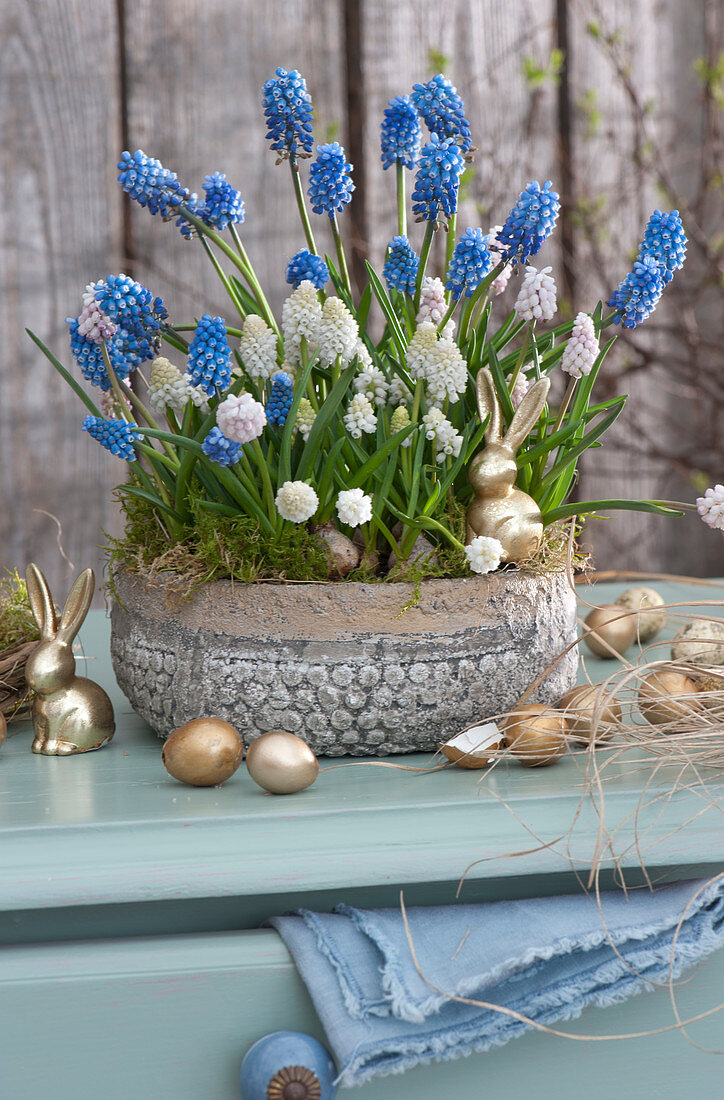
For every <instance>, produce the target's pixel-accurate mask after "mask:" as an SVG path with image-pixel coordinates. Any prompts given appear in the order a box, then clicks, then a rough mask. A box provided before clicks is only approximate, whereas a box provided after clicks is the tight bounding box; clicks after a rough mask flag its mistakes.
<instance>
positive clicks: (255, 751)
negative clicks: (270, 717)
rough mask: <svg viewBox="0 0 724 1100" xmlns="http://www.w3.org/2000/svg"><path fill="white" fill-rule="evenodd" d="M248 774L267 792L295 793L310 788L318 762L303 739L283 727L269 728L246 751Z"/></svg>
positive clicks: (317, 771) (317, 768)
mask: <svg viewBox="0 0 724 1100" xmlns="http://www.w3.org/2000/svg"><path fill="white" fill-rule="evenodd" d="M246 766H247V769H248V771H249V775H250V776H251V778H252V779H253V780H254V782H255V783H257V784H258V785H259V786H260V787H263V788H264V790H265V791H269V793H270V794H296V793H297V791H303V790H304V789H305V787H311V785H312V783H313V782H314V780H315V779H316V778H317V776H318V775H319V761H318V760H317V758H316V756H315V755H314V753H313V752H312V750H311V749H310V747H309V745H308V744H307V742H306V741H302V739H301V737H297V736H296V735H295V734H293V733H287V732H286V731H285V730H270V731H269V733H263V734H262V735H261V737H257V739H256V741H252V743H251V744H250V745H249V748H248V749H247V751H246Z"/></svg>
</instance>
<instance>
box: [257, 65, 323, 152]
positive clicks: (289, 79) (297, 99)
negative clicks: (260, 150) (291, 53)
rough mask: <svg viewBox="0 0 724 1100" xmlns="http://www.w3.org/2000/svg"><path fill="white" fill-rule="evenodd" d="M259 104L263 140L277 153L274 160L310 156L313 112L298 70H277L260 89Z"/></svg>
mask: <svg viewBox="0 0 724 1100" xmlns="http://www.w3.org/2000/svg"><path fill="white" fill-rule="evenodd" d="M262 104H263V107H264V117H265V118H266V125H267V132H266V136H267V139H268V140H269V142H270V143H271V148H272V149H273V150H274V151H275V152H276V153H278V154H279V156H278V161H277V163H278V162H279V161H282V160H284V159H285V158H287V157H309V156H311V155H312V143H313V140H314V139H313V137H312V119H313V118H314V111H313V108H312V97H311V96H310V94H309V92H308V91H307V85H306V82H305V80H304V77H303V76H302V75H301V73H298V72H297V70H296V69H291V70H290V71H289V72H287V70H286V69H281V68H279V69H277V71H276V74H275V76H273V77H270V79H269V80H267V81H266V82H265V84H264V87H263V88H262Z"/></svg>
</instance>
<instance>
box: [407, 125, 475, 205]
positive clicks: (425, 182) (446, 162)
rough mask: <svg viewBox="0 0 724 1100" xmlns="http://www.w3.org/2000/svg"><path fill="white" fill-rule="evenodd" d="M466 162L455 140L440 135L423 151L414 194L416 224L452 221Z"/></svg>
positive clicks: (431, 140)
mask: <svg viewBox="0 0 724 1100" xmlns="http://www.w3.org/2000/svg"><path fill="white" fill-rule="evenodd" d="M464 166H465V161H464V159H463V155H462V153H461V152H460V148H459V146H458V144H457V142H456V141H455V138H451V137H450V138H445V139H444V140H441V139H440V138H439V137H438V136H437V134H433V135H432V138H431V139H430V141H429V142H428V144H427V145H426V146H425V148H424V149H423V150H422V153H421V154H420V160H419V162H418V166H417V175H416V177H415V190H414V191H413V192H412V212H413V214H414V215H415V218H416V221H427V222H435V223H437V222H439V221H442V217H443V216H445V217H447V218H449V217H451V216H452V215H453V214H454V213H455V212H456V210H457V207H458V189H459V187H460V176H461V175H462V171H463V168H464Z"/></svg>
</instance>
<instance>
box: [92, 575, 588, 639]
mask: <svg viewBox="0 0 724 1100" xmlns="http://www.w3.org/2000/svg"><path fill="white" fill-rule="evenodd" d="M177 580H178V576H177V574H175V573H173V572H171V571H169V572H165V573H164V574H159V575H157V577H154V578H148V577H143V576H141V575H140V574H138V573H134V572H131V571H129V570H116V571H115V572H114V574H113V602H114V607H115V609H116V612H117V613H121V612H130V613H137V614H141V615H142V616H145V617H148V618H151V619H156V620H165V621H168V620H177V621H178V622H179V623H180V624H183V625H184V626H186V627H189V628H192V629H195V630H207V631H208V630H210V631H212V632H218V633H229V634H236V633H244V634H247V635H248V634H249V633H250V632H251V633H254V634H258V635H259V636H264V635H267V636H273V635H275V634H280V635H283V634H284V633H285V632H286V631H288V630H289V629H292V630H293V631H294V632H297V631H298V630H300V629H303V631H304V633H305V634H306V633H309V634H310V636H314V635H316V634H317V633H320V632H321V633H322V634H325V635H326V636H328V637H329V636H330V635H338V634H342V633H344V632H347V633H348V634H359V633H363V632H372V633H377V634H398V635H405V634H412V633H418V632H420V631H425V632H431V631H434V632H438V633H440V634H441V635H449V634H451V633H455V632H456V631H457V630H459V629H466V630H467V629H470V626H471V624H473V625H475V623H476V622H477V621H478V620H479V621H480V625H481V626H483V625H484V624H485V623H486V622H490V621H492V620H493V619H497V620H500V619H504V620H510V619H511V618H512V617H514V616H515V614H516V606H517V610H518V612H521V611H523V605H524V606H525V613H526V614H530V613H531V612H532V611H533V608H534V605H538V604H540V605H541V606H545V605H546V604H547V603H549V602H550V601H551V600H554V599H555V600H557V601H561V600H563V601H565V588H568V589H569V591H570V599H571V601H574V600H575V592H574V591H573V590H572V589H570V585H569V582H568V576H567V574H566V572H565V571H556V572H550V573H533V572H529V571H526V570H517V569H516V570H509V571H507V572H502V573H491V574H486V575H483V576H471V577H450V578H439V577H433V578H428V579H426V580H421V581H420V582H419V584H415V583H412V582H410V581H391V582H384V583H381V582H377V583H374V582H373V583H371V582H368V581H320V582H317V583H314V582H306V581H302V582H289V583H284V582H274V581H272V582H266V581H264V582H260V583H246V582H243V581H234V580H231V579H224V580H213V581H205V582H204V583H203V584H201V585H199V586H198V587H197V588H195V589H194V590H193V592H192V594H191V595H190V596H189V597H187V598H185V599H180V598H179V596H178V592H177V591H175V584H176V583H177ZM521 601H522V603H521Z"/></svg>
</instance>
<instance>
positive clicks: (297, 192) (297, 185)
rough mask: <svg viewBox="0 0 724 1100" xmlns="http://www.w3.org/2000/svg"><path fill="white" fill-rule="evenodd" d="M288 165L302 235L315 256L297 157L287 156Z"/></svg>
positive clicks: (312, 234)
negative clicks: (302, 230) (300, 221)
mask: <svg viewBox="0 0 724 1100" xmlns="http://www.w3.org/2000/svg"><path fill="white" fill-rule="evenodd" d="M289 167H290V168H291V170H292V183H293V184H294V196H295V198H296V200H297V209H298V210H299V217H300V218H301V219H302V227H303V229H304V236H305V237H306V238H307V244H308V245H309V249H310V251H311V252H313V253H314V255H315V256H316V255H317V254H318V253H317V246H316V244H315V243H314V233H313V232H312V226H311V223H310V221H309V214H308V213H307V204H306V203H305V201H304V191H303V190H302V180H301V177H300V175H299V165H298V164H297V158H296V157H295V156H291V157H290V158H289Z"/></svg>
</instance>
